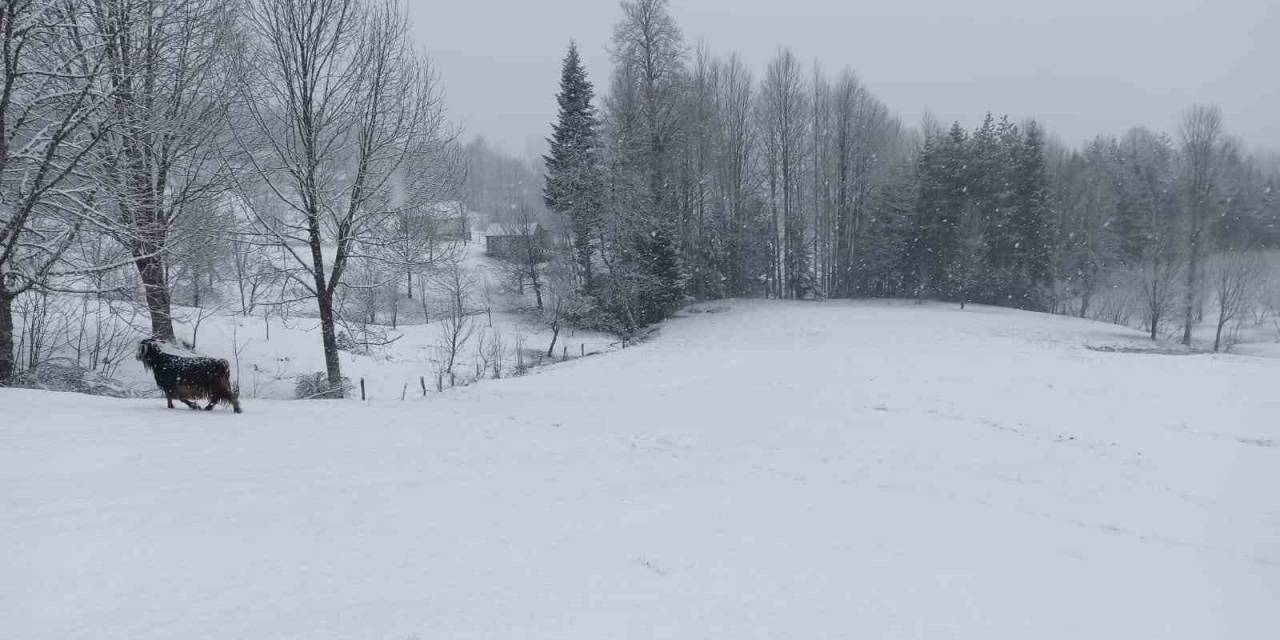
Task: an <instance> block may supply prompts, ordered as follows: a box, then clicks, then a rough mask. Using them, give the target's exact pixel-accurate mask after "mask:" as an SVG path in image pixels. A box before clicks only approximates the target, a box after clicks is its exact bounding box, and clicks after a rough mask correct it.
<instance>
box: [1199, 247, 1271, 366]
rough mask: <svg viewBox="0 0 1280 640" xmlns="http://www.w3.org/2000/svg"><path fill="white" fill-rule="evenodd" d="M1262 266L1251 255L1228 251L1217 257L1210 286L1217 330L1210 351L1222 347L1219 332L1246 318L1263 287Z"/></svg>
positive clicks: (1256, 258)
mask: <svg viewBox="0 0 1280 640" xmlns="http://www.w3.org/2000/svg"><path fill="white" fill-rule="evenodd" d="M1263 272H1264V264H1263V262H1262V258H1261V256H1259V255H1258V254H1257V253H1255V252H1251V251H1245V250H1241V249H1229V250H1227V251H1225V252H1223V253H1222V254H1220V255H1218V256H1217V258H1216V259H1215V260H1214V264H1213V265H1212V271H1211V273H1212V275H1211V278H1212V280H1211V283H1212V286H1213V295H1214V299H1215V300H1214V301H1215V303H1216V305H1215V306H1217V308H1218V309H1217V310H1218V322H1217V329H1216V331H1215V332H1214V336H1213V350H1214V351H1218V350H1219V349H1221V348H1222V346H1224V345H1223V335H1222V332H1223V329H1225V328H1226V327H1227V325H1228V324H1230V323H1232V322H1238V321H1239V319H1240V318H1241V317H1242V316H1245V315H1247V314H1248V311H1249V307H1250V306H1251V305H1253V304H1254V303H1255V302H1256V298H1257V296H1258V294H1259V292H1260V289H1261V287H1262V284H1263V279H1262V275H1263Z"/></svg>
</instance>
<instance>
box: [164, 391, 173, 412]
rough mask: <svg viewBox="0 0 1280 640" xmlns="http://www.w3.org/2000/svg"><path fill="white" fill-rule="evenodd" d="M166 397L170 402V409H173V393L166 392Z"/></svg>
mask: <svg viewBox="0 0 1280 640" xmlns="http://www.w3.org/2000/svg"><path fill="white" fill-rule="evenodd" d="M164 399H165V400H166V401H168V403H169V408H170V409H172V408H173V394H171V393H166V394H164Z"/></svg>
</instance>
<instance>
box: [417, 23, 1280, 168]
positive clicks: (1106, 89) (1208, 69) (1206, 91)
mask: <svg viewBox="0 0 1280 640" xmlns="http://www.w3.org/2000/svg"><path fill="white" fill-rule="evenodd" d="M409 4H410V6H411V9H410V11H411V13H412V14H413V20H414V29H415V32H416V36H417V40H418V42H419V43H420V44H421V45H422V46H423V47H425V48H426V49H427V50H428V52H429V53H430V54H431V57H432V58H433V60H434V62H435V64H436V67H437V70H438V71H439V72H440V74H441V77H442V79H443V81H444V85H445V88H446V91H447V93H448V98H449V104H450V107H451V109H452V112H453V114H454V116H455V118H456V119H457V120H458V121H459V122H460V123H461V124H462V125H463V126H464V127H465V129H466V132H467V137H468V138H471V137H474V136H477V135H479V136H484V137H485V138H486V139H488V140H490V141H491V142H493V143H494V144H495V145H497V146H499V147H501V148H503V149H504V150H506V151H507V152H509V153H513V154H517V155H525V154H528V153H532V152H535V151H536V152H540V151H541V148H542V139H543V138H544V137H546V135H547V133H548V131H549V128H550V122H551V120H552V118H553V117H554V115H555V100H554V94H555V91H556V89H557V84H558V82H559V70H560V60H561V58H562V57H563V56H564V51H565V47H566V46H567V44H568V42H569V40H570V39H571V38H572V39H575V40H577V42H578V45H579V47H580V48H581V50H582V54H583V57H584V59H585V61H586V63H587V70H588V73H589V74H590V76H591V79H592V80H593V81H594V82H595V84H596V87H597V93H600V92H602V91H603V90H604V89H605V88H606V87H607V86H608V82H607V78H608V73H609V70H610V64H609V54H608V45H609V37H610V35H611V33H612V30H613V24H614V22H616V21H617V20H618V18H619V16H620V15H621V11H620V10H619V8H618V3H617V2H613V1H611V0H455V1H454V2H430V1H427V2H418V1H411V2H410V3H409ZM671 9H672V13H673V14H674V15H675V17H676V20H677V22H678V23H679V24H680V26H681V27H682V28H683V30H684V34H685V38H686V40H687V41H688V42H689V43H690V44H694V43H696V42H697V41H698V40H700V39H701V40H704V41H705V42H706V43H707V45H708V46H709V47H710V48H711V50H712V51H713V52H716V53H718V54H727V53H729V52H731V51H737V52H738V53H740V54H741V55H742V56H743V57H744V59H745V60H746V61H747V63H748V64H750V65H751V66H752V68H753V69H754V70H755V71H756V72H757V77H758V76H759V71H760V70H761V69H763V67H764V64H765V63H766V61H767V60H768V58H769V57H770V56H772V55H773V54H774V52H775V51H776V50H777V49H778V47H780V46H789V47H791V48H792V50H793V51H794V52H795V53H796V55H797V56H798V57H799V58H800V59H801V60H803V61H805V62H806V63H811V62H812V61H813V60H818V61H820V62H821V63H822V65H823V66H824V68H826V69H827V70H828V71H830V72H832V73H834V72H835V71H837V70H839V69H840V68H841V67H844V66H849V67H851V68H853V69H854V70H855V71H856V72H857V74H858V75H859V76H860V77H861V78H862V79H863V81H864V82H865V83H866V84H867V85H868V86H869V87H870V88H871V89H872V91H874V92H875V93H876V95H878V96H879V97H880V98H881V99H882V100H884V101H885V102H886V103H887V104H888V106H889V108H890V109H892V110H894V111H896V112H897V113H898V114H899V115H901V116H902V118H903V119H904V120H905V121H906V122H908V123H910V124H915V123H918V122H919V120H920V118H921V116H922V115H923V114H924V112H925V110H926V109H927V110H931V111H933V113H934V114H936V115H937V116H938V118H939V119H940V120H942V121H944V122H949V121H951V120H956V119H958V120H960V121H961V122H962V123H964V124H966V125H974V124H977V122H978V121H979V120H980V119H981V117H982V114H983V113H985V112H986V111H987V110H991V111H993V112H995V113H997V114H1001V113H1008V114H1009V115H1011V116H1013V117H1014V118H1015V119H1022V118H1026V117H1034V118H1037V119H1038V120H1040V121H1041V122H1042V123H1044V124H1045V125H1046V126H1047V127H1048V128H1049V130H1050V131H1051V132H1052V133H1053V134H1054V135H1056V136H1057V137H1059V138H1060V139H1062V140H1064V141H1065V142H1068V143H1071V144H1077V143H1079V142H1081V141H1083V140H1085V139H1087V138H1091V137H1092V136H1094V135H1096V134H1098V133H1118V132H1121V131H1123V130H1124V129H1125V128H1127V127H1129V126H1132V125H1135V124H1146V125H1149V126H1152V127H1155V128H1159V129H1163V130H1166V131H1170V132H1172V131H1174V129H1175V126H1176V122H1177V117H1178V113H1179V112H1180V111H1181V110H1182V109H1184V108H1185V107H1186V106H1187V105H1189V104H1192V103H1194V102H1216V103H1218V104H1219V105H1221V106H1222V109H1223V113H1224V116H1225V119H1226V124H1227V127H1228V129H1229V130H1230V131H1231V132H1232V133H1234V134H1236V135H1239V136H1241V137H1243V138H1245V139H1246V140H1247V141H1249V142H1251V143H1252V144H1254V145H1265V146H1267V147H1270V148H1273V149H1280V0H1218V1H1217V2H1203V1H1198V0H1058V1H1055V2H1039V1H1037V0H967V1H964V2H960V1H953V0H672V3H671Z"/></svg>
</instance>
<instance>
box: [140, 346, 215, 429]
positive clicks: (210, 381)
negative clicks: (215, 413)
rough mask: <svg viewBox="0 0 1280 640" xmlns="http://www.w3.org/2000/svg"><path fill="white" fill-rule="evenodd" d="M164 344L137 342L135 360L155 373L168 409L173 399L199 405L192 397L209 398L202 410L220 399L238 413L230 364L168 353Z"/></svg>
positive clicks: (195, 407)
mask: <svg viewBox="0 0 1280 640" xmlns="http://www.w3.org/2000/svg"><path fill="white" fill-rule="evenodd" d="M165 346H167V345H165V343H163V342H160V341H159V340H156V339H155V338H147V339H146V340H143V341H142V342H140V343H138V360H141V361H142V365H143V366H144V367H146V368H147V369H148V370H149V371H151V373H153V374H155V377H156V384H157V385H158V386H159V387H160V390H161V391H164V397H165V400H168V401H169V408H170V409H172V408H173V399H174V398H177V399H178V400H181V401H182V403H183V404H185V405H187V406H188V407H191V408H192V409H199V408H200V407H199V406H197V405H196V403H195V402H192V401H193V400H197V399H201V398H208V399H209V404H208V406H206V407H205V408H204V409H205V411H209V410H211V409H213V407H214V405H216V404H218V403H219V402H227V403H229V404H230V405H231V407H232V408H233V409H235V412H236V413H240V395H239V394H238V393H236V392H235V390H234V389H232V388H231V365H230V363H228V362H227V361H226V360H223V359H221V358H205V357H203V356H196V355H179V354H176V353H169V352H167V351H165Z"/></svg>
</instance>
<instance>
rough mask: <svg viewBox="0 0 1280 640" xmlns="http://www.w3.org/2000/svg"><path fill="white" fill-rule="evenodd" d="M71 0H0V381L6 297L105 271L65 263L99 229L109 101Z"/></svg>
mask: <svg viewBox="0 0 1280 640" xmlns="http://www.w3.org/2000/svg"><path fill="white" fill-rule="evenodd" d="M86 22H87V19H86V16H85V11H84V7H83V5H82V4H81V3H80V2H78V1H76V0H57V1H50V0H10V1H8V2H4V3H3V4H0V33H3V34H4V41H3V46H0V384H7V383H8V382H9V381H10V380H11V379H12V376H13V374H14V373H15V371H14V321H13V302H14V299H16V298H17V297H18V296H19V295H21V294H23V293H25V292H27V291H30V290H31V289H33V288H37V289H46V288H49V287H50V282H51V279H53V278H55V277H57V276H58V275H60V274H59V272H60V271H61V272H62V273H61V275H75V274H85V273H88V272H92V271H102V270H108V269H110V268H112V267H113V266H118V265H110V264H97V265H81V266H80V267H79V268H77V267H73V266H70V265H67V264H66V260H65V258H66V257H67V251H68V249H69V248H71V247H72V245H73V243H74V242H75V240H76V238H77V236H78V234H79V233H80V232H81V231H82V230H84V229H86V228H93V229H102V228H104V226H105V225H104V224H103V221H102V219H101V218H100V217H99V216H97V215H96V200H95V198H96V189H95V185H94V184H93V183H92V182H90V181H89V180H87V179H86V178H85V175H86V173H87V172H88V170H89V168H90V167H91V166H92V165H94V164H95V163H97V162H99V161H100V157H99V155H98V153H97V152H98V151H99V150H100V147H101V144H100V143H101V142H102V140H103V136H104V135H105V130H104V129H103V128H102V127H101V126H97V125H98V123H97V122H96V120H97V118H98V116H99V115H100V113H101V111H102V110H103V108H104V107H105V104H106V102H107V100H109V99H110V97H111V96H110V94H109V93H103V92H101V91H99V87H98V86H97V78H98V74H99V73H100V72H101V69H102V64H103V55H104V52H103V47H102V46H101V44H100V43H98V42H97V41H96V40H94V39H93V37H92V36H91V35H90V34H87V33H86V29H85V26H86Z"/></svg>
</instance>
